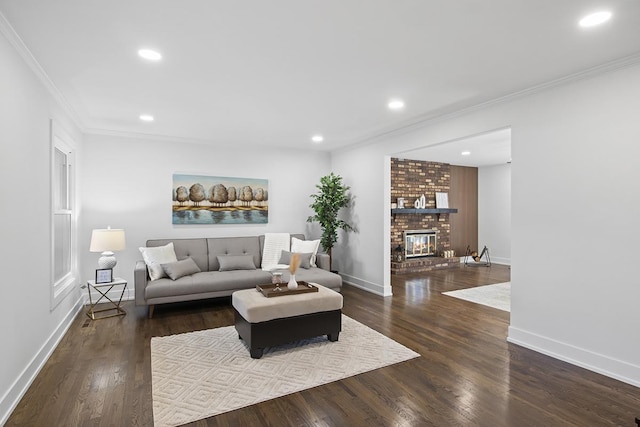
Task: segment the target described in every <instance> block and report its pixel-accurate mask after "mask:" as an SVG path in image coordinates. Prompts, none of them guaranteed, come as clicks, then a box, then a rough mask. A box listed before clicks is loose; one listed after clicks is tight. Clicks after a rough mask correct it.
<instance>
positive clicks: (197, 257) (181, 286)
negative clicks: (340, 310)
mask: <svg viewBox="0 0 640 427" xmlns="http://www.w3.org/2000/svg"><path fill="white" fill-rule="evenodd" d="M291 237H296V238H298V239H301V240H304V239H305V237H304V235H302V234H292V235H291ZM169 242H173V246H174V250H175V253H176V257H177V258H178V260H181V259H184V258H186V257H191V258H192V259H193V260H194V261H195V263H196V264H197V265H198V267H199V268H200V270H202V272H200V273H195V274H192V275H189V276H184V277H181V278H179V279H177V280H172V279H170V278H162V279H157V280H150V278H149V274H148V271H147V266H146V264H145V263H144V261H138V262H137V263H136V267H135V271H134V283H135V301H136V305H138V306H144V305H146V306H149V318H151V317H152V316H153V309H154V306H155V305H156V304H165V303H172V302H180V301H191V300H198V299H205V298H216V297H223V296H229V295H231V294H232V293H233V292H234V291H237V290H240V289H248V288H254V287H255V286H256V285H260V284H265V283H271V273H270V272H268V271H264V270H262V269H261V268H260V266H261V264H262V249H263V247H264V236H246V237H216V238H193V239H156V240H147V247H157V246H164V245H166V244H168V243H169ZM249 254H250V255H253V262H254V264H255V267H256V269H255V270H233V271H218V270H219V268H220V264H219V263H218V255H249ZM316 265H317V267H311V268H309V269H305V268H299V269H298V271H297V272H296V280H298V281H300V280H303V281H307V282H314V283H319V284H321V285H323V286H326V287H328V288H331V289H333V290H335V291H338V292H339V291H340V290H341V288H342V277H340V276H339V275H338V274H335V273H331V272H330V271H329V256H328V255H327V254H323V253H318V254H317V259H316ZM279 271H281V272H282V273H283V280H284V281H288V280H289V272H288V271H287V270H279Z"/></svg>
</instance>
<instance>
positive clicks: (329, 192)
mask: <svg viewBox="0 0 640 427" xmlns="http://www.w3.org/2000/svg"><path fill="white" fill-rule="evenodd" d="M316 188H317V189H318V190H319V191H318V193H316V194H312V195H311V198H313V203H312V204H310V205H309V207H310V208H312V209H313V211H314V212H315V215H313V216H310V217H309V218H307V222H318V223H320V228H321V229H322V237H321V238H320V244H321V245H322V247H323V248H324V250H325V251H327V254H329V266H331V248H333V246H334V245H335V244H336V242H337V241H338V230H340V229H342V230H345V231H352V230H353V227H352V226H351V225H349V224H347V223H346V222H345V221H343V220H341V219H339V218H338V213H339V211H340V209H342V208H344V207H346V206H347V205H348V204H349V201H350V197H349V195H348V194H347V191H348V190H349V187H348V186H346V185H344V184H343V183H342V177H341V176H340V175H335V174H334V173H333V172H331V173H330V174H329V175H326V176H323V177H322V178H320V184H316Z"/></svg>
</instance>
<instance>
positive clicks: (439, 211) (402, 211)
mask: <svg viewBox="0 0 640 427" xmlns="http://www.w3.org/2000/svg"><path fill="white" fill-rule="evenodd" d="M448 213H458V209H451V208H449V209H414V208H411V209H409V208H404V209H391V214H392V215H395V214H427V215H428V214H438V215H440V214H448Z"/></svg>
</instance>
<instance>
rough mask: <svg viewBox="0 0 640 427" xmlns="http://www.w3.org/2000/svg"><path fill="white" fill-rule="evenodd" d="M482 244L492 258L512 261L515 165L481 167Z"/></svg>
mask: <svg viewBox="0 0 640 427" xmlns="http://www.w3.org/2000/svg"><path fill="white" fill-rule="evenodd" d="M478 244H479V245H480V247H483V246H485V245H486V246H487V247H488V248H489V255H490V257H491V262H494V263H498V264H507V265H509V264H511V165H510V164H504V165H497V166H487V167H480V168H478Z"/></svg>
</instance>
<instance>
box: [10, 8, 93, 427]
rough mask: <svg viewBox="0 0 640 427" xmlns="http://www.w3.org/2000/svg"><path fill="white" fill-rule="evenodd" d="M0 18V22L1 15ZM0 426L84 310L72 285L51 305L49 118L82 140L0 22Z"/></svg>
mask: <svg viewBox="0 0 640 427" xmlns="http://www.w3.org/2000/svg"><path fill="white" fill-rule="evenodd" d="M0 18H1V17H0ZM0 30H3V31H2V34H0V64H1V65H0V93H1V94H2V95H1V96H0V144H1V147H2V155H0V182H1V183H2V184H1V185H0V200H2V210H1V211H0V238H1V240H2V245H0V262H1V268H0V270H1V271H2V300H3V304H2V309H1V310H0V324H1V325H2V328H0V342H2V346H1V347H2V350H0V352H1V356H0V360H1V361H2V362H1V363H0V425H2V424H4V422H5V421H6V418H7V417H8V415H9V414H10V412H11V410H12V409H13V408H14V406H15V404H17V401H18V400H19V398H20V397H21V395H22V393H23V392H24V391H25V390H26V388H27V387H28V386H29V384H30V382H31V381H32V379H33V377H34V376H35V374H36V373H37V371H38V370H39V368H40V367H41V364H42V363H43V362H44V361H45V360H46V359H47V357H48V354H49V353H50V352H51V351H52V350H53V349H54V348H55V345H56V344H57V342H58V340H59V339H60V337H61V336H62V335H63V334H64V332H65V330H66V328H67V327H68V325H69V322H70V321H71V320H72V319H73V316H74V315H75V314H76V313H77V311H78V309H79V308H80V304H79V302H80V290H79V288H78V287H77V286H74V288H73V290H72V291H71V293H70V294H68V295H67V296H66V297H65V299H64V300H63V301H62V302H60V304H58V305H57V306H56V307H55V309H53V310H52V309H51V307H50V286H51V277H50V274H49V273H50V268H51V255H50V248H51V210H50V203H51V194H50V193H51V191H50V185H51V184H50V182H51V179H50V170H51V167H50V160H51V145H50V132H49V129H50V124H49V121H50V119H51V118H53V119H55V120H56V123H57V124H58V125H59V126H61V127H62V128H64V129H65V130H66V131H67V133H69V134H70V135H71V136H72V137H73V139H74V140H75V141H76V142H77V143H80V142H81V141H82V136H81V135H80V134H79V133H78V131H77V129H76V128H75V127H74V126H73V124H72V123H70V121H69V120H68V118H67V116H66V115H65V114H64V113H63V112H62V111H61V110H60V109H59V108H58V107H57V105H56V103H55V101H54V99H53V98H52V97H51V96H50V95H49V92H48V91H47V89H46V88H45V86H44V85H43V84H42V83H41V81H40V79H39V78H38V77H37V76H36V74H35V73H34V72H32V71H31V68H30V67H29V66H28V65H27V64H26V62H25V61H23V60H22V58H21V57H20V55H19V54H18V52H17V51H16V50H15V49H14V48H13V46H12V45H11V44H10V43H9V40H8V39H7V38H6V37H5V34H6V32H7V29H6V27H4V26H3V22H0Z"/></svg>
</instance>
